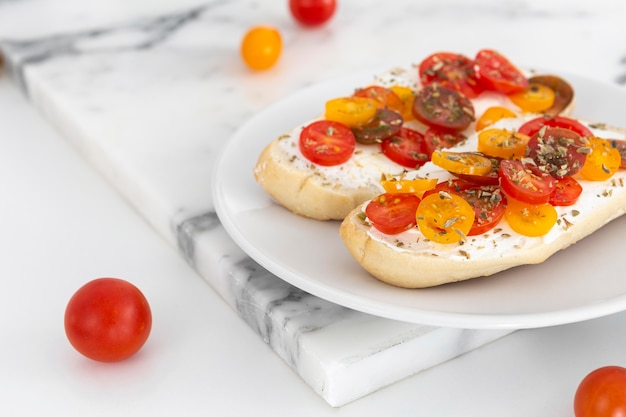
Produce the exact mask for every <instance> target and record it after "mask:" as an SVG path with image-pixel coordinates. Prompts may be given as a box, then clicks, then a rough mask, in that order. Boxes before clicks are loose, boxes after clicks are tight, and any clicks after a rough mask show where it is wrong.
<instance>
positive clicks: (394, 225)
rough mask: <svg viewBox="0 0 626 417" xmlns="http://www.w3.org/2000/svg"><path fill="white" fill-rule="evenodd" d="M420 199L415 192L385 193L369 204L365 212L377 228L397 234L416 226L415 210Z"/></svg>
mask: <svg viewBox="0 0 626 417" xmlns="http://www.w3.org/2000/svg"><path fill="white" fill-rule="evenodd" d="M420 201H421V200H420V198H419V197H418V196H416V195H415V194H408V193H401V194H400V193H398V194H395V193H394V194H392V193H385V194H381V195H379V196H378V197H376V198H374V199H373V200H372V201H370V202H369V203H368V204H367V206H366V207H365V214H366V215H367V218H368V219H370V221H371V222H372V224H373V225H374V227H375V228H376V229H378V230H380V231H381V232H383V233H385V234H388V235H395V234H398V233H402V232H404V231H406V230H409V229H411V228H413V227H415V212H416V211H417V207H418V206H419V204H420Z"/></svg>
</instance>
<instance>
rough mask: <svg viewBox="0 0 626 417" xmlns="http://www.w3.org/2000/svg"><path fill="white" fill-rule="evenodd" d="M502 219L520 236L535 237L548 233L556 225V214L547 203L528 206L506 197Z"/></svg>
mask: <svg viewBox="0 0 626 417" xmlns="http://www.w3.org/2000/svg"><path fill="white" fill-rule="evenodd" d="M504 218H505V219H506V221H507V222H508V223H509V226H511V229H513V230H515V231H516V232H517V233H519V234H520V235H524V236H530V237H536V236H543V235H545V234H546V233H548V232H549V231H550V230H551V229H552V227H553V226H554V225H555V224H556V221H557V218H558V214H557V212H556V209H555V208H554V207H553V206H552V205H551V204H549V203H544V204H529V203H524V202H522V201H519V200H516V199H514V198H511V197H507V206H506V209H505V211H504Z"/></svg>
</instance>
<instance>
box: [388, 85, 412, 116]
mask: <svg viewBox="0 0 626 417" xmlns="http://www.w3.org/2000/svg"><path fill="white" fill-rule="evenodd" d="M389 89H390V90H391V91H393V92H394V93H396V95H397V96H398V97H400V100H402V103H403V105H404V108H403V110H402V113H401V114H402V118H403V119H404V121H405V122H406V121H408V120H413V119H415V116H413V100H415V92H414V91H413V90H412V89H411V88H409V87H405V86H401V85H394V86H391V87H389Z"/></svg>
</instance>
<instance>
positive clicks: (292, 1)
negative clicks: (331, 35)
mask: <svg viewBox="0 0 626 417" xmlns="http://www.w3.org/2000/svg"><path fill="white" fill-rule="evenodd" d="M336 9H337V0H289V10H290V11H291V14H292V15H293V17H294V18H295V19H296V20H297V21H298V22H299V23H301V24H303V25H304V26H319V25H321V24H323V23H326V22H327V21H328V20H329V19H330V18H331V17H332V16H333V14H335V10H336Z"/></svg>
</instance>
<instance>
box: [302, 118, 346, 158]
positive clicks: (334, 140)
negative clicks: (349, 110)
mask: <svg viewBox="0 0 626 417" xmlns="http://www.w3.org/2000/svg"><path fill="white" fill-rule="evenodd" d="M355 147H356V139H355V138H354V134H353V133H352V130H350V128H349V127H347V126H346V125H343V124H341V123H337V122H332V121H329V120H319V121H317V122H313V123H311V124H309V125H308V126H306V127H305V128H304V129H302V132H300V151H301V152H302V154H303V155H304V157H305V158H307V159H308V160H309V161H311V162H313V163H315V164H318V165H324V166H332V165H339V164H342V163H344V162H346V161H347V160H348V159H350V157H351V156H352V154H353V153H354V149H355Z"/></svg>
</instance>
